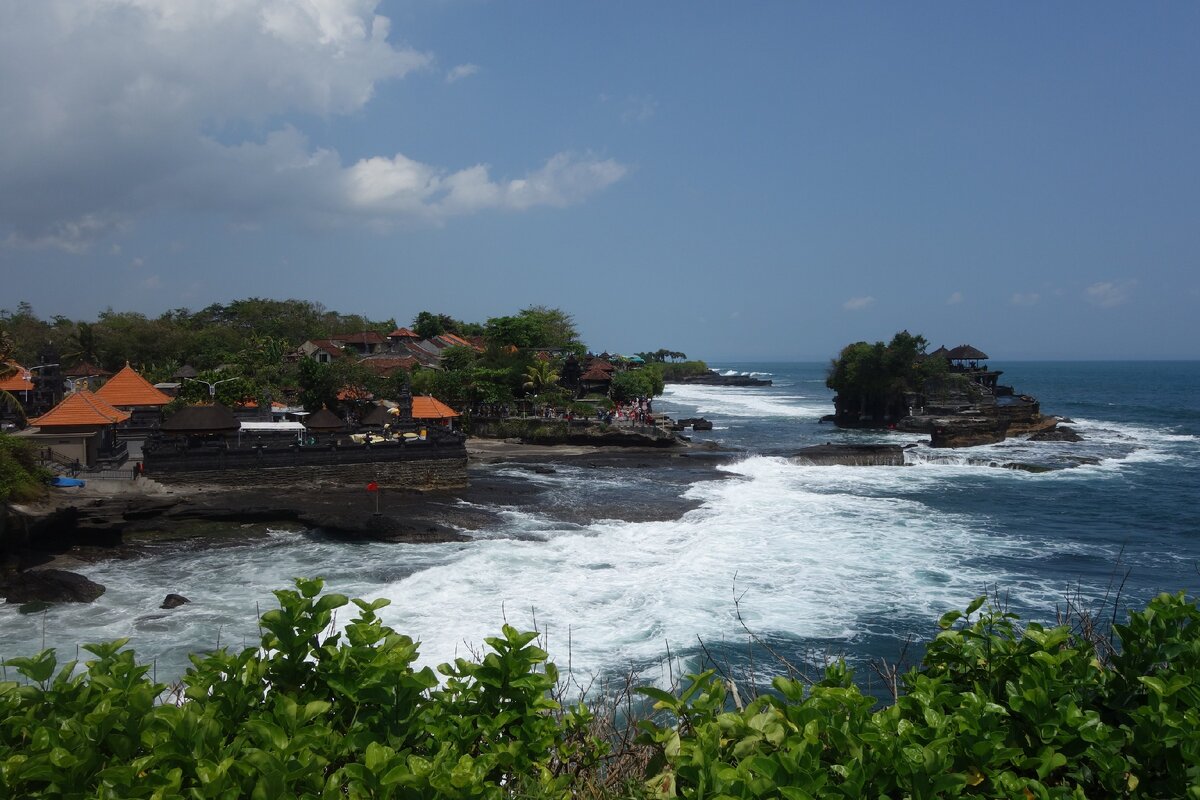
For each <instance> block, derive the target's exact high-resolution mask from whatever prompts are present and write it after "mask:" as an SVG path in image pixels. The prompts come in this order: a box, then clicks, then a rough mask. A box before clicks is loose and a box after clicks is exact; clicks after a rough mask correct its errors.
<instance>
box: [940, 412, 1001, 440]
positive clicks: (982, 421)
mask: <svg viewBox="0 0 1200 800" xmlns="http://www.w3.org/2000/svg"><path fill="white" fill-rule="evenodd" d="M1007 433H1008V423H1007V422H1006V421H1004V420H998V419H994V418H988V417H939V418H938V419H937V421H936V423H935V425H934V428H933V432H932V433H931V434H930V436H929V446H930V447H978V446H979V445H981V444H996V443H997V442H1003V441H1004V437H1005V436H1006V435H1007Z"/></svg>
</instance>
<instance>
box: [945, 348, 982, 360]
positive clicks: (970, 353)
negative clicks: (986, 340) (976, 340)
mask: <svg viewBox="0 0 1200 800" xmlns="http://www.w3.org/2000/svg"><path fill="white" fill-rule="evenodd" d="M946 357H947V358H949V359H950V360H951V361H987V358H988V355H987V353H985V352H983V351H982V350H980V349H978V348H975V347H972V346H971V345H969V344H960V345H959V346H958V347H956V348H954V349H953V350H951V351H950V352H949V353H948V354H947V355H946Z"/></svg>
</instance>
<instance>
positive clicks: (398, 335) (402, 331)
mask: <svg viewBox="0 0 1200 800" xmlns="http://www.w3.org/2000/svg"><path fill="white" fill-rule="evenodd" d="M388 338H389V339H393V338H395V339H420V338H421V337H420V336H417V335H416V334H415V333H413V332H412V331H410V330H409V329H408V328H396V330H394V331H392V332H391V333H389V334H388Z"/></svg>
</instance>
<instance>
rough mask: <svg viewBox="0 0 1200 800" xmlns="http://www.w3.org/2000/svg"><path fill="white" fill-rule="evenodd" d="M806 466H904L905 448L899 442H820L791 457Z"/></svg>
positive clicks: (796, 462) (793, 461)
mask: <svg viewBox="0 0 1200 800" xmlns="http://www.w3.org/2000/svg"><path fill="white" fill-rule="evenodd" d="M791 461H792V463H795V464H803V465H805V466H818V467H826V466H845V467H902V466H904V448H902V447H901V446H900V445H898V444H819V445H815V446H813V447H806V448H804V449H803V450H800V451H798V452H797V453H796V454H795V455H794V456H792V457H791Z"/></svg>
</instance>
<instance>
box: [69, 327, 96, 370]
mask: <svg viewBox="0 0 1200 800" xmlns="http://www.w3.org/2000/svg"><path fill="white" fill-rule="evenodd" d="M63 358H64V359H66V360H67V361H73V362H75V363H76V364H82V363H83V362H85V361H86V362H88V363H89V364H98V363H99V362H100V350H99V343H98V341H97V339H96V326H95V325H92V324H90V323H87V322H80V323H79V324H78V325H76V326H75V332H74V333H72V334H71V335H70V336H68V337H67V351H66V352H65V353H63Z"/></svg>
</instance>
